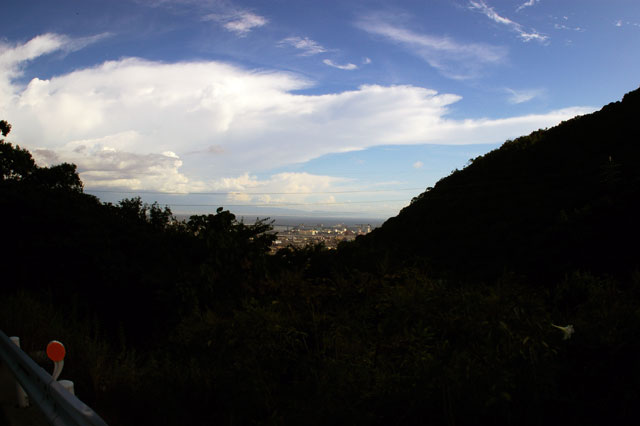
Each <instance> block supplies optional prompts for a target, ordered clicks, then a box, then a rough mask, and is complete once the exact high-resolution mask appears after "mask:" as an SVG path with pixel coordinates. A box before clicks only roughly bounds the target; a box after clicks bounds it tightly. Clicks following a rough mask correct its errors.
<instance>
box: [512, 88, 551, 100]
mask: <svg viewBox="0 0 640 426" xmlns="http://www.w3.org/2000/svg"><path fill="white" fill-rule="evenodd" d="M505 91H506V92H507V93H508V94H509V99H508V100H509V103H512V104H521V103H524V102H529V101H530V100H532V99H535V98H537V97H540V96H542V95H543V94H544V90H541V89H527V90H514V89H509V88H507V89H505Z"/></svg>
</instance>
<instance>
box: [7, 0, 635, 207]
mask: <svg viewBox="0 0 640 426" xmlns="http://www.w3.org/2000/svg"><path fill="white" fill-rule="evenodd" d="M7 3H8V4H5V5H3V25H2V29H0V118H3V119H6V120H8V121H9V122H10V123H12V125H13V130H12V133H11V135H10V136H11V137H10V138H9V139H10V140H11V141H13V142H16V143H18V144H20V145H21V146H23V147H26V148H28V149H29V150H31V151H32V153H33V154H34V157H35V158H36V160H37V161H38V163H39V164H41V165H48V164H56V163H59V162H62V161H67V162H73V163H75V164H77V165H78V169H79V171H80V175H81V178H82V179H83V181H84V183H85V190H86V192H89V193H93V194H95V195H98V196H99V197H100V198H101V199H103V200H105V201H118V200H120V199H122V198H125V197H132V196H135V195H141V196H142V197H143V199H145V200H146V201H148V202H152V201H154V200H158V201H159V202H161V203H168V204H169V205H170V206H171V207H172V210H173V211H174V212H181V213H186V212H205V211H214V210H215V208H216V207H217V206H225V207H227V208H229V209H231V210H232V211H236V212H238V213H240V214H251V213H256V214H260V215H273V214H286V213H292V214H293V213H296V214H298V213H300V212H303V213H304V214H308V215H321V216H326V215H351V216H360V217H375V218H387V217H390V216H393V215H395V214H397V213H398V211H399V210H400V209H401V208H402V207H404V206H406V205H407V204H408V203H409V201H410V200H411V198H412V197H414V196H416V195H418V194H419V193H420V192H422V190H423V189H424V188H426V187H428V186H433V185H434V184H435V182H436V181H437V180H438V179H440V178H442V177H443V176H446V175H447V174H449V173H450V172H451V170H453V169H455V168H462V167H464V165H465V164H466V163H467V161H468V160H469V159H470V158H473V157H476V156H478V155H481V154H483V153H486V152H488V151H489V150H491V149H494V148H496V147H498V146H500V144H501V143H502V142H504V141H505V140H506V139H510V138H514V137H517V136H520V135H523V134H528V133H529V132H531V131H533V130H536V129H539V128H545V127H551V126H553V125H555V124H557V123H559V122H560V121H562V120H565V119H568V118H571V117H573V116H575V115H578V114H585V113H589V112H591V111H594V110H596V109H599V108H600V107H601V106H602V105H605V104H607V103H609V102H612V101H616V100H619V99H620V98H621V97H622V95H624V93H626V92H628V91H631V90H633V89H635V88H637V87H638V86H639V85H640V78H639V77H638V76H640V72H639V71H640V54H639V53H640V49H639V48H638V46H640V2H638V1H637V0H607V1H604V0H563V1H557V0H511V1H507V0H431V1H393V2H391V1H383V0H379V1H304V0H295V1H294V0H273V1H240V0H239V1H220V0H199V1H196V0H155V1H154V0H149V1H143V0H138V1H134V0H130V1H127V0H114V1H108V2H105V1H94V0H83V1H79V0H77V1H64V0H63V1H56V2H51V1H29V0H27V1H22V2H7Z"/></svg>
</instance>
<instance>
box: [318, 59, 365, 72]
mask: <svg viewBox="0 0 640 426" xmlns="http://www.w3.org/2000/svg"><path fill="white" fill-rule="evenodd" d="M322 62H323V63H324V64H325V65H328V66H330V67H333V68H338V69H340V70H347V71H352V70H357V69H358V66H357V65H356V64H351V63H348V64H344V65H341V64H336V63H335V62H333V61H332V60H331V59H325V60H324V61H322Z"/></svg>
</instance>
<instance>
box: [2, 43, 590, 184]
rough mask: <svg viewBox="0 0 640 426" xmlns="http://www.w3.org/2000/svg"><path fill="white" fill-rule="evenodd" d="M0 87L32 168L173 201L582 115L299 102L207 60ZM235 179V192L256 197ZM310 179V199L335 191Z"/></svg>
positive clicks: (374, 94) (432, 100)
mask: <svg viewBox="0 0 640 426" xmlns="http://www.w3.org/2000/svg"><path fill="white" fill-rule="evenodd" d="M52 40H55V38H54V39H52ZM56 46H58V48H62V47H61V43H58V44H55V43H54V44H51V45H49V47H47V48H39V49H36V52H42V53H41V54H44V53H47V52H50V51H51V50H52V49H55V47H56ZM22 49H26V48H25V46H24V45H19V46H14V47H10V48H8V49H6V48H5V49H4V50H3V51H2V53H0V55H3V56H2V57H4V58H15V57H21V58H23V59H22V60H23V61H26V60H30V59H33V58H35V57H36V55H37V53H28V54H24V52H22V53H21V50H22ZM9 62H11V63H13V65H16V63H18V62H19V61H17V60H13V61H9ZM0 81H3V82H4V84H2V85H0V108H1V109H0V110H1V111H2V114H3V118H6V119H7V120H9V121H10V122H11V123H12V124H13V130H12V138H13V139H14V140H16V141H19V143H20V144H21V146H24V147H26V148H28V149H30V150H31V151H32V152H34V151H36V150H39V151H38V152H41V153H42V155H41V158H42V159H43V160H44V161H52V160H55V161H71V162H74V163H76V164H78V166H79V169H80V171H81V177H82V178H83V180H84V181H85V182H86V183H87V187H89V186H92V185H93V186H101V187H115V186H118V187H123V188H131V189H140V188H146V189H156V190H163V191H176V192H181V191H204V190H207V189H210V188H217V187H219V186H220V185H227V186H228V187H230V188H231V187H233V185H236V186H237V187H241V182H239V181H234V180H231V181H228V180H227V181H225V179H232V178H230V176H231V177H232V176H236V177H238V176H245V173H266V172H268V171H269V170H275V169H277V168H282V167H286V166H288V165H292V164H298V163H303V162H305V161H308V160H311V159H313V158H317V157H320V156H322V155H326V154H330V153H338V152H346V151H352V150H361V149H366V148H368V147H372V146H378V145H394V144H396V145H397V144H426V143H437V144H469V143H496V142H501V141H503V140H505V139H508V138H513V137H516V136H519V135H521V134H526V133H528V132H530V131H532V130H536V129H538V128H541V127H548V126H552V125H555V124H557V123H558V122H559V121H561V120H565V119H567V118H571V117H573V116H575V115H577V114H581V113H586V112H590V111H591V110H592V109H587V108H569V109H564V110H559V111H552V112H549V113H547V114H539V115H527V116H519V117H512V118H503V119H498V120H495V119H468V120H459V119H452V118H448V108H449V106H451V105H452V104H454V103H455V102H457V101H459V100H460V99H461V98H460V96H458V95H455V94H446V93H444V94H442V93H438V92H436V91H434V90H430V89H427V88H423V87H416V86H410V85H400V86H381V85H363V86H360V87H358V88H355V89H353V90H347V91H342V92H337V93H328V94H313V95H311V94H300V93H299V91H300V90H302V89H306V88H309V87H310V86H311V83H310V82H309V81H308V80H307V79H306V78H303V77H301V76H299V75H296V74H292V73H287V72H282V71H272V72H267V71H254V70H247V69H243V68H240V67H237V66H232V65H229V64H225V63H220V62H214V61H207V62H180V63H158V62H152V61H146V60H142V59H135V58H125V59H121V60H117V61H109V62H105V63H103V64H101V65H98V66H95V67H91V68H85V69H78V70H76V71H73V72H71V73H68V74H63V75H59V76H56V77H53V78H51V79H39V78H33V79H32V80H31V81H30V82H29V83H28V84H27V85H26V86H22V85H19V84H17V83H15V82H14V81H13V80H12V79H11V77H7V74H5V73H0ZM247 176H251V175H247ZM294 178H295V179H294ZM307 178H308V179H312V178H310V177H308V176H303V175H277V176H275V177H272V178H271V179H270V181H269V182H270V185H272V186H273V187H274V188H275V187H276V186H278V187H281V188H289V187H291V188H293V187H294V186H295V185H298V186H299V187H300V188H303V186H304V182H306V181H305V180H304V179H307ZM246 179H247V180H246V182H245V183H244V186H243V188H248V187H250V185H254V186H255V185H258V186H259V182H257V181H256V180H255V179H250V178H246ZM287 179H288V180H287ZM313 179H316V178H313ZM317 179H320V178H317ZM317 179H316V180H313V182H314V183H313V185H315V186H313V188H319V187H321V183H318V182H324V183H322V185H325V184H326V185H331V184H335V182H336V181H332V180H331V179H329V178H328V177H325V178H322V179H324V180H322V179H321V180H317ZM252 182H253V183H252ZM308 185H309V187H312V185H311V183H309V184H308ZM255 187H257V186H255ZM263 192H268V191H263Z"/></svg>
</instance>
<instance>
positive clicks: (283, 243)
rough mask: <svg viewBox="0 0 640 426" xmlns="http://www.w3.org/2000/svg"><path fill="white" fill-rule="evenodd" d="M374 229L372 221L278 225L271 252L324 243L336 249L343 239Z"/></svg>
mask: <svg viewBox="0 0 640 426" xmlns="http://www.w3.org/2000/svg"><path fill="white" fill-rule="evenodd" d="M373 229H374V226H373V225H372V224H370V223H361V224H349V225H348V224H344V223H337V224H315V225H307V224H300V225H296V226H288V225H276V226H274V232H277V234H278V238H277V239H276V240H275V241H274V242H273V245H272V247H271V252H276V251H278V250H280V249H281V248H284V247H288V246H293V247H304V246H306V245H310V244H311V245H315V244H323V245H324V246H325V247H327V248H328V249H335V248H337V247H338V244H340V243H341V242H342V241H352V240H354V239H355V238H356V237H357V236H358V235H366V234H368V233H369V232H371V231H372V230H373Z"/></svg>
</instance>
